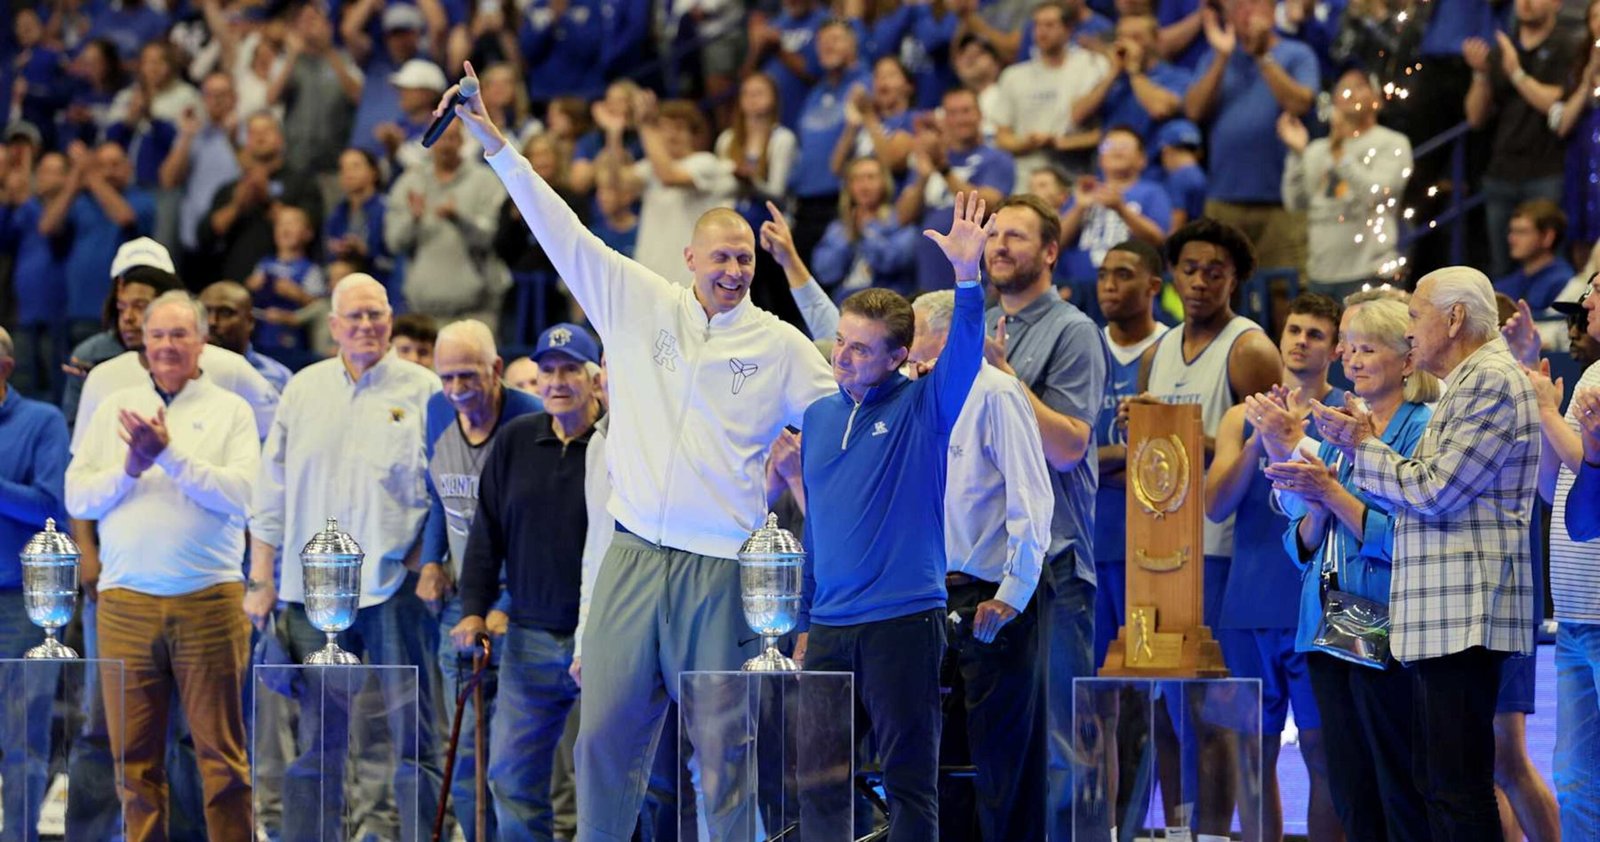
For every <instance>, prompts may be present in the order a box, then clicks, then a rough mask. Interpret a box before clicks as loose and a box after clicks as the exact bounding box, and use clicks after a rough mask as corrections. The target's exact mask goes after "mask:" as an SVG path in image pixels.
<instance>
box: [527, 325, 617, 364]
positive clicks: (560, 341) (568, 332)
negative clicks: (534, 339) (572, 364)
mask: <svg viewBox="0 0 1600 842" xmlns="http://www.w3.org/2000/svg"><path fill="white" fill-rule="evenodd" d="M546 354H565V355H567V356H569V357H571V358H573V359H575V360H577V361H578V362H581V363H594V364H595V365H599V364H600V346H599V345H598V344H597V343H596V342H595V341H594V337H593V336H590V335H589V331H587V330H584V329H583V328H581V327H579V326H577V325H575V324H571V323H570V322H563V323H561V324H558V325H553V326H552V327H550V328H549V329H547V330H545V332H544V333H541V334H539V342H538V344H537V345H535V346H534V347H533V353H532V354H529V355H528V356H529V357H531V358H532V359H533V361H534V362H538V361H539V359H540V358H541V357H543V356H544V355H546Z"/></svg>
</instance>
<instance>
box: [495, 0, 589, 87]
mask: <svg viewBox="0 0 1600 842" xmlns="http://www.w3.org/2000/svg"><path fill="white" fill-rule="evenodd" d="M549 17H550V14H549V10H548V9H544V8H540V9H537V10H530V12H529V13H528V14H524V15H523V16H522V27H521V28H520V29H519V30H518V31H517V42H518V45H519V46H520V47H521V48H522V56H523V62H524V63H525V64H526V66H527V73H528V76H527V79H528V96H529V97H530V98H532V99H533V100H534V101H535V102H542V101H545V100H549V99H553V98H555V97H558V96H567V95H572V96H581V97H583V98H584V99H588V100H594V99H599V98H600V96H601V95H602V94H604V93H605V86H606V80H605V76H604V71H605V66H604V63H603V62H602V61H601V53H602V44H603V42H604V40H605V39H604V38H603V37H602V29H601V24H602V16H601V13H600V6H599V3H598V2H597V1H596V0H573V1H572V2H571V4H570V5H568V6H567V12H566V14H564V15H562V16H561V17H560V18H559V19H555V20H549V19H548V18H549ZM535 20H538V21H539V22H540V23H541V24H542V25H541V26H535V25H534V21H535Z"/></svg>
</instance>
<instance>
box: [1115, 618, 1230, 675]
mask: <svg viewBox="0 0 1600 842" xmlns="http://www.w3.org/2000/svg"><path fill="white" fill-rule="evenodd" d="M1128 629H1129V626H1127V625H1124V626H1123V627H1122V628H1121V629H1120V630H1118V631H1117V639H1116V640H1113V641H1112V642H1111V646H1110V648H1108V649H1107V650H1106V662H1105V665H1104V666H1102V667H1101V668H1100V676H1101V677H1103V678H1104V677H1113V678H1135V677H1137V678H1227V677H1228V667H1227V666H1226V665H1225V664H1223V662H1222V646H1221V644H1219V643H1217V641H1216V640H1214V639H1213V638H1212V637H1211V629H1210V628H1208V627H1206V626H1195V627H1194V628H1192V629H1189V630H1188V631H1187V632H1155V633H1152V634H1149V635H1147V637H1148V638H1149V640H1147V641H1145V644H1146V645H1141V646H1140V647H1139V648H1138V649H1136V650H1130V649H1129V640H1128Z"/></svg>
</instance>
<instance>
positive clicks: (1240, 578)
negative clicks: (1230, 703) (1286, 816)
mask: <svg viewBox="0 0 1600 842" xmlns="http://www.w3.org/2000/svg"><path fill="white" fill-rule="evenodd" d="M1338 326H1339V305H1338V304H1335V303H1334V301H1333V299H1331V298H1328V297H1327V296H1324V295H1317V294H1316V293H1308V294H1306V295H1302V296H1300V297H1299V298H1296V299H1295V300H1294V301H1292V302H1290V303H1289V317H1288V320H1287V321H1286V322H1285V323H1284V326H1283V338H1282V339H1280V340H1279V342H1278V350H1279V351H1280V352H1281V354H1282V357H1283V383H1284V386H1286V387H1287V388H1289V389H1290V390H1292V391H1291V393H1290V395H1291V398H1290V405H1291V406H1299V407H1304V408H1305V410H1306V411H1307V412H1308V413H1309V411H1310V405H1311V403H1310V402H1311V401H1312V400H1319V401H1322V402H1323V403H1324V404H1326V405H1328V406H1343V405H1344V398H1345V393H1344V390H1343V389H1335V388H1334V387H1332V386H1331V385H1329V384H1328V366H1329V365H1331V364H1332V363H1333V357H1334V348H1335V346H1336V344H1337V342H1338V330H1339V327H1338ZM1245 410H1246V405H1245V404H1243V403H1241V404H1238V405H1235V406H1234V407H1233V408H1231V409H1229V410H1228V411H1227V412H1226V413H1224V414H1223V416H1222V425H1221V426H1220V427H1219V428H1218V430H1217V449H1216V456H1215V458H1213V459H1212V462H1211V470H1210V471H1208V472H1207V473H1206V490H1205V496H1206V517H1207V519H1209V520H1213V521H1220V520H1223V519H1225V518H1228V517H1234V516H1237V518H1238V519H1237V521H1236V522H1235V524H1234V525H1235V527H1236V529H1235V531H1234V547H1233V569H1232V570H1231V571H1230V574H1229V576H1228V581H1227V585H1226V586H1225V587H1224V589H1223V594H1222V608H1221V610H1220V612H1219V617H1218V620H1217V624H1218V626H1220V628H1218V629H1217V630H1216V636H1217V639H1218V641H1219V642H1220V643H1221V644H1222V656H1223V658H1224V659H1225V660H1226V662H1227V664H1228V670H1229V671H1230V672H1232V673H1233V676H1234V677H1235V678H1258V679H1260V680H1261V709H1262V717H1261V770H1260V776H1259V779H1260V780H1261V782H1262V785H1263V787H1262V797H1261V806H1262V814H1261V816H1260V825H1261V834H1262V838H1263V839H1281V838H1282V837H1283V805H1282V803H1281V801H1280V799H1279V795H1278V775H1277V767H1278V749H1279V736H1280V735H1281V734H1282V732H1283V727H1284V723H1285V722H1286V721H1287V719H1288V714H1289V706H1290V703H1291V702H1292V703H1293V705H1294V718H1295V724H1296V725H1297V726H1298V727H1299V729H1300V753H1301V755H1302V756H1303V757H1304V758H1305V762H1306V771H1307V772H1309V773H1310V777H1311V803H1310V804H1309V805H1308V807H1307V815H1306V826H1307V830H1308V831H1309V833H1308V835H1309V836H1310V838H1311V839H1317V840H1320V839H1337V838H1338V837H1339V834H1340V830H1339V819H1338V816H1336V815H1334V812H1333V802H1332V799H1331V796H1330V795H1329V794H1328V775H1327V756H1326V755H1325V754H1324V752H1323V746H1322V718H1321V717H1320V716H1319V715H1318V714H1317V705H1316V701H1315V700H1314V699H1313V698H1312V694H1311V677H1310V674H1309V673H1308V672H1307V668H1306V656H1305V654H1304V653H1300V652H1296V651H1294V649H1295V647H1294V644H1295V629H1296V628H1297V627H1298V626H1299V608H1300V607H1299V605H1298V604H1297V603H1296V602H1295V600H1294V599H1291V598H1287V597H1286V596H1285V595H1286V594H1293V593H1295V592H1296V590H1295V589H1296V588H1298V587H1300V576H1301V574H1300V569H1299V568H1298V567H1297V566H1296V565H1295V562H1294V561H1293V560H1291V559H1290V558H1289V556H1288V554H1287V553H1286V552H1284V548H1283V533H1284V531H1285V530H1286V529H1287V528H1288V525H1289V523H1288V518H1286V517H1285V516H1284V514H1283V511H1282V509H1280V508H1279V507H1278V505H1277V500H1276V498H1274V496H1273V494H1272V482H1271V481H1270V480H1268V479H1267V478H1266V477H1265V476H1263V475H1262V471H1263V470H1264V469H1265V468H1266V466H1267V462H1268V458H1269V457H1268V454H1267V451H1266V448H1265V445H1264V441H1263V437H1262V436H1257V435H1256V431H1255V429H1254V428H1253V427H1252V425H1251V424H1250V423H1249V422H1247V421H1246V420H1245ZM1309 434H1310V435H1313V436H1314V435H1315V430H1314V429H1312V430H1310V431H1309ZM1240 806H1241V808H1243V806H1244V804H1243V803H1241V805H1240ZM1251 818H1253V817H1247V819H1246V821H1247V822H1249V820H1250V819H1251ZM1250 823H1253V822H1250ZM1247 826H1248V824H1247Z"/></svg>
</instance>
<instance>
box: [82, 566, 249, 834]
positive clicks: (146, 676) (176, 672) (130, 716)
mask: <svg viewBox="0 0 1600 842" xmlns="http://www.w3.org/2000/svg"><path fill="white" fill-rule="evenodd" d="M243 599H244V585H243V584H242V583H238V582H234V583H229V584H225V585H215V586H213V587H210V588H206V589H204V590H201V591H197V592H195V593H192V594H185V595H183V596H171V597H162V596H150V595H148V594H142V593H138V592H136V591H130V590H126V589H120V588H119V589H113V590H108V591H101V592H100V605H99V614H100V617H99V619H100V657H102V658H105V659H107V660H112V661H116V660H120V661H122V662H123V665H124V666H123V669H124V672H123V676H124V679H123V680H124V684H125V692H124V695H123V696H121V697H118V696H116V695H115V694H113V693H109V692H108V693H107V694H106V699H105V703H106V715H107V719H108V726H109V730H110V735H111V745H112V746H113V753H115V747H117V746H121V747H122V769H121V772H122V775H121V777H122V804H123V813H124V817H125V821H126V822H127V838H128V840H129V842H147V840H156V841H157V842H159V840H165V839H166V838H167V814H166V811H167V773H166V769H165V766H164V757H165V754H166V737H167V717H168V716H169V714H170V711H169V710H168V707H169V705H170V703H171V699H172V692H173V690H174V689H176V690H177V691H178V697H179V699H180V700H181V701H182V704H183V712H184V715H185V716H186V717H187V719H188V721H189V729H190V732H191V733H192V734H193V736H194V747H195V757H196V760H197V761H198V765H199V767H200V778H201V786H202V788H203V790H204V792H205V819H206V829H207V836H208V837H209V838H210V839H211V840H212V842H249V840H252V839H253V838H254V835H255V834H254V830H253V827H254V822H253V821H252V819H251V815H250V800H251V799H250V767H249V760H248V757H247V756H246V754H245V730H244V702H243V696H242V693H243V691H244V679H245V671H246V669H247V668H248V667H249V665H250V625H249V622H248V621H247V620H246V619H245V616H244V612H243V611H242V610H241V609H240V607H239V605H240V603H241V601H242V600H243ZM114 683H115V682H114V681H103V682H102V686H105V687H111V686H112V685H113V684H114Z"/></svg>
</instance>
